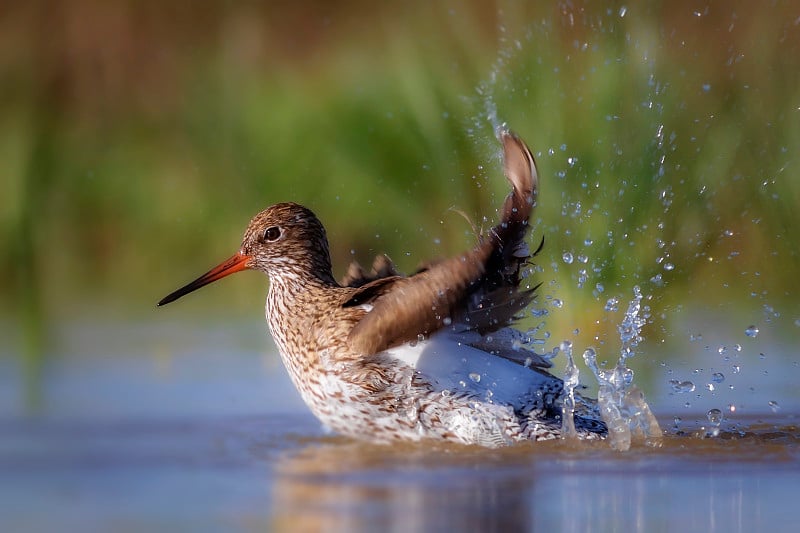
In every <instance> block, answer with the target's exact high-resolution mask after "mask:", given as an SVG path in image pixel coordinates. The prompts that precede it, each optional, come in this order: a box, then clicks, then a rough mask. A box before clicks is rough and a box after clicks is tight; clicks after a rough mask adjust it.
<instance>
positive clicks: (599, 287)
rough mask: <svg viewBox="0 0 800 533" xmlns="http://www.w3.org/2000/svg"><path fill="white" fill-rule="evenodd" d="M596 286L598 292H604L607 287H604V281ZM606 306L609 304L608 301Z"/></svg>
mask: <svg viewBox="0 0 800 533" xmlns="http://www.w3.org/2000/svg"><path fill="white" fill-rule="evenodd" d="M594 288H595V290H596V291H597V292H598V293H602V292H603V291H605V290H606V288H605V287H603V284H602V283H598V284H597V285H595V286H594ZM606 306H608V303H606ZM606 311H608V309H606Z"/></svg>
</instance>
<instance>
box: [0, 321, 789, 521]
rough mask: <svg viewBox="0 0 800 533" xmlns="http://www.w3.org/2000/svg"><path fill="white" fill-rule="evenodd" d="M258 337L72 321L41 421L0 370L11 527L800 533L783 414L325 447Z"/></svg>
mask: <svg viewBox="0 0 800 533" xmlns="http://www.w3.org/2000/svg"><path fill="white" fill-rule="evenodd" d="M263 338H264V337H263V326H262V325H261V324H260V323H258V322H255V321H254V322H253V323H242V324H238V325H234V324H232V325H230V327H227V326H225V327H220V326H217V327H208V328H207V327H205V326H203V325H202V324H200V325H198V324H193V325H191V326H187V325H179V324H162V325H153V324H141V325H136V324H127V325H120V326H119V327H115V326H114V325H113V324H99V323H97V322H87V323H75V324H72V326H71V327H69V328H67V329H65V330H64V331H63V332H61V334H60V336H59V339H60V343H59V347H58V349H57V350H56V351H57V352H60V353H56V354H54V356H53V357H52V358H51V359H50V360H49V361H48V362H47V364H46V365H45V370H44V372H43V378H42V379H43V383H42V387H41V390H40V391H39V393H40V395H41V398H40V400H39V401H38V402H37V404H38V406H39V407H38V408H35V409H31V408H28V407H26V406H25V405H24V402H22V400H21V399H22V398H25V394H23V391H22V390H21V387H22V385H21V383H22V380H19V379H16V377H18V376H19V373H20V368H19V364H18V359H17V358H15V357H13V356H9V357H2V358H0V391H2V392H0V395H2V403H1V404H0V471H2V476H1V477H0V479H1V481H0V517H2V518H0V526H2V529H3V530H7V531H19V530H45V531H46V530H64V529H78V528H80V529H95V530H99V529H112V528H113V529H115V530H123V531H124V530H141V529H148V530H168V529H170V530H171V529H175V528H191V529H193V530H219V529H238V530H251V529H260V530H263V529H265V528H267V529H273V530H298V529H318V528H326V529H327V530H333V531H337V530H339V531H351V530H359V529H372V530H404V531H405V530H409V529H418V530H437V529H439V528H443V527H448V528H463V529H466V528H474V527H479V528H481V529H489V530H491V529H500V528H507V527H513V528H515V529H523V530H534V529H544V528H548V529H553V530H565V531H596V530H606V531H615V530H617V531H623V530H631V529H643V530H647V531H672V530H676V529H682V530H708V531H753V530H759V529H760V530H764V529H769V530H771V531H781V530H786V531H788V530H790V529H791V527H792V524H793V521H794V520H793V519H794V518H796V513H795V512H794V511H793V507H792V505H793V503H794V495H795V494H796V493H797V490H798V489H800V448H799V447H798V439H800V430H798V427H797V420H796V418H795V415H793V414H792V413H793V412H794V411H793V410H792V409H791V405H788V407H789V408H788V409H787V408H784V409H783V410H781V411H779V412H778V413H772V412H769V411H767V412H766V413H763V414H760V415H753V414H750V415H747V416H738V415H737V416H728V418H727V419H726V420H724V421H723V423H722V425H721V428H720V429H721V431H720V434H719V436H718V437H716V438H703V437H704V436H706V435H708V434H709V432H710V431H711V430H713V427H712V426H710V424H708V421H707V420H706V417H705V412H704V411H697V410H691V409H690V408H683V407H681V409H683V410H684V412H680V413H677V414H679V415H680V417H681V421H680V422H679V423H678V424H677V425H676V423H675V421H674V415H675V414H676V413H675V412H674V409H675V405H676V404H677V405H681V404H680V402H682V400H683V398H682V396H681V395H675V394H674V393H673V392H672V391H670V389H669V387H668V386H667V385H666V384H665V383H666V382H667V380H666V377H665V379H663V380H659V381H658V383H659V384H661V385H659V386H657V387H653V388H654V389H655V390H653V391H648V393H649V397H650V403H651V406H653V408H654V410H655V412H656V413H657V414H658V415H659V421H660V423H661V424H662V426H663V427H664V428H665V429H667V433H668V435H667V437H666V438H665V439H664V442H663V445H662V447H660V448H651V447H646V446H644V445H639V446H635V447H634V448H633V449H632V450H630V451H629V452H627V453H618V452H614V451H612V450H610V449H609V448H608V446H607V445H605V444H603V443H598V444H586V443H567V442H561V441H557V442H552V443H538V444H531V445H521V446H516V447H513V448H509V449H502V450H485V449H481V448H472V447H462V446H452V445H447V446H445V445H438V444H434V445H431V444H424V445H411V444H402V445H394V446H375V445H369V444H363V443H357V442H353V441H351V440H348V439H345V438H341V437H337V436H333V435H329V434H327V433H326V432H325V430H324V428H322V427H320V425H319V424H318V423H317V422H316V420H315V419H314V418H313V417H312V416H311V415H310V414H309V413H308V411H307V410H306V409H305V407H304V406H303V405H302V402H301V401H300V399H299V397H298V395H297V393H296V392H295V391H294V389H293V388H292V386H291V384H290V383H289V381H288V378H287V376H286V374H285V371H284V370H283V368H282V367H281V366H280V363H279V361H278V360H277V358H276V357H275V356H274V354H269V353H268V354H267V355H263V354H262V351H263V349H264V345H265V344H266V342H265V341H264V340H263ZM87 339H91V342H85V341H86V340H87ZM122 347H125V349H123V348H122ZM111 354H113V355H111ZM776 379H777V378H776ZM662 382H664V383H662ZM758 391H759V389H758V388H755V391H754V392H750V393H749V394H751V395H758ZM765 394H768V392H765ZM758 401H760V400H758ZM667 409H672V411H668V410H667Z"/></svg>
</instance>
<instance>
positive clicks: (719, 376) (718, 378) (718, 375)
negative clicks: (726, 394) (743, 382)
mask: <svg viewBox="0 0 800 533" xmlns="http://www.w3.org/2000/svg"><path fill="white" fill-rule="evenodd" d="M711 381H713V382H714V383H722V382H723V381H725V374H723V373H722V372H714V373H713V374H711Z"/></svg>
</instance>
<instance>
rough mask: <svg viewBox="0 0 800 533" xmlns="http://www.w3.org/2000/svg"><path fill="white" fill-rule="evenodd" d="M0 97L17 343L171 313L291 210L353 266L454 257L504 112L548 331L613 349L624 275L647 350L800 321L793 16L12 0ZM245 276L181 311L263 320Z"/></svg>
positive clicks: (759, 7)
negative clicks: (528, 179) (520, 162)
mask: <svg viewBox="0 0 800 533" xmlns="http://www.w3.org/2000/svg"><path fill="white" fill-rule="evenodd" d="M697 5H700V4H697ZM0 79H1V80H2V84H0V94H1V95H2V97H1V98H0V161H2V175H0V180H2V181H0V217H2V219H1V220H2V239H0V254H2V257H3V258H4V261H3V262H2V273H1V274H2V275H0V284H2V286H1V290H2V294H3V295H4V296H5V297H4V298H3V301H2V311H3V313H4V315H5V316H6V317H7V320H6V323H8V324H11V326H10V327H11V328H12V329H13V328H18V327H19V328H21V331H22V332H23V333H22V334H21V335H19V336H17V337H14V336H13V335H12V336H11V337H7V339H9V338H12V339H13V338H18V340H19V342H20V343H21V346H23V347H24V351H26V352H28V353H35V352H42V351H44V352H46V351H47V350H46V346H47V343H48V338H49V337H48V336H49V332H50V331H51V330H52V327H53V324H57V323H58V322H59V321H62V320H64V319H68V318H73V317H75V316H78V315H87V316H93V315H96V316H103V317H106V318H108V317H109V316H111V317H120V319H121V320H125V319H127V318H131V319H148V320H150V319H152V320H158V319H159V318H160V317H159V316H158V315H157V313H158V314H161V313H164V310H158V311H156V310H155V307H154V306H155V302H156V301H157V300H158V299H159V298H160V297H162V296H164V295H165V294H166V293H168V292H170V291H171V290H173V289H174V288H176V287H178V286H179V285H182V284H183V283H185V282H186V281H189V280H190V279H193V278H194V277H195V276H196V275H197V274H200V273H202V272H203V271H205V270H206V269H207V268H209V267H211V266H213V265H214V264H216V263H217V262H218V261H220V260H222V259H223V258H225V257H227V256H229V255H230V254H231V253H233V252H234V251H235V250H236V249H237V247H238V244H239V239H240V237H241V234H242V232H243V231H244V228H245V226H246V224H247V222H248V221H249V219H250V217H251V216H252V215H253V214H255V213H256V212H257V211H259V210H261V209H263V208H264V207H266V206H268V205H270V204H272V203H275V202H278V201H288V200H292V201H297V202H300V203H303V204H305V205H307V206H309V207H311V208H312V209H313V210H314V211H316V212H317V214H318V215H319V216H320V218H321V219H322V220H323V222H324V223H325V224H326V226H327V228H328V232H329V238H330V240H331V244H332V251H333V254H334V265H335V274H336V275H337V276H340V275H341V274H342V273H343V272H344V270H345V268H346V266H347V263H348V262H349V261H350V260H351V259H353V258H355V259H358V260H360V261H361V262H362V263H369V262H370V261H371V258H372V256H374V254H376V253H378V252H387V253H388V254H389V255H390V256H391V257H392V258H393V259H394V260H395V261H396V262H397V263H398V265H399V266H400V268H401V269H402V270H405V271H410V270H412V269H413V268H414V267H415V266H416V265H417V264H418V263H419V262H420V261H422V260H425V259H427V258H430V257H433V256H441V255H447V254H451V253H455V252H457V251H458V250H461V249H462V248H464V247H465V246H468V245H469V244H470V243H471V242H472V241H473V239H474V237H473V234H472V229H471V227H470V225H469V224H468V223H467V222H466V221H464V219H463V218H462V217H460V216H459V215H457V214H455V213H454V212H453V210H451V209H450V208H452V207H455V208H457V209H460V210H462V211H464V212H465V213H466V214H468V215H469V216H470V217H472V218H473V220H475V221H476V222H477V223H478V224H479V225H483V226H486V225H488V224H489V223H490V222H491V221H493V220H494V217H495V209H496V207H497V206H498V205H499V203H500V201H501V199H502V197H503V195H504V194H505V191H506V183H505V181H504V179H503V178H502V175H501V172H500V166H499V159H498V146H497V144H496V141H495V140H494V138H493V133H492V132H493V126H494V125H495V124H494V123H495V122H497V121H500V122H503V121H507V122H508V124H509V125H510V126H511V127H512V128H513V129H515V130H516V131H517V132H518V133H519V134H520V135H521V136H522V137H523V138H525V139H526V141H527V142H528V143H529V145H530V146H531V147H532V149H533V151H534V153H535V154H536V156H537V160H538V164H539V171H540V174H541V176H542V186H541V195H540V201H539V204H540V205H539V208H538V211H537V215H536V218H537V222H538V226H537V227H536V229H535V231H534V236H533V239H534V240H537V241H538V239H540V238H541V237H542V236H544V237H545V239H546V243H545V248H544V251H543V253H542V254H541V255H540V257H539V261H538V263H539V265H540V267H541V268H540V270H539V271H538V272H537V273H536V276H537V279H538V280H540V281H544V285H543V289H542V293H541V296H540V298H539V301H538V303H537V307H538V308H544V309H548V310H549V311H550V314H549V316H548V317H547V318H546V320H547V325H546V327H545V328H544V329H546V330H548V331H551V332H552V333H553V339H555V338H561V337H563V336H565V335H573V336H574V335H576V334H573V333H571V332H572V331H573V330H575V329H578V330H580V335H583V336H585V337H584V339H585V341H586V342H587V343H588V342H590V341H592V340H595V341H597V340H599V341H600V342H605V341H606V340H610V339H615V338H616V336H617V334H616V331H615V328H616V324H617V323H618V321H619V318H620V315H619V314H617V315H614V316H611V315H609V314H608V313H606V312H605V311H604V306H605V305H606V301H607V300H608V298H611V297H618V298H619V299H620V302H621V303H620V305H619V307H620V309H621V311H624V309H625V307H626V302H627V301H628V300H629V299H630V297H631V296H632V294H633V293H632V288H633V286H634V285H636V284H639V285H641V286H642V289H643V292H644V293H645V294H646V295H647V297H648V300H647V303H648V305H650V307H651V311H652V314H653V317H652V322H653V324H654V325H653V326H652V328H651V330H650V331H649V335H650V338H651V339H653V340H654V342H665V341H669V339H670V338H671V337H674V336H678V337H681V338H682V339H683V338H684V337H686V335H687V334H688V332H687V331H686V330H685V329H681V328H680V327H678V326H676V325H675V324H678V323H679V322H681V321H683V322H686V321H689V320H690V319H689V318H687V317H688V315H682V313H685V312H686V309H687V308H690V307H692V306H693V305H696V304H698V303H701V304H702V305H703V306H705V308H714V309H717V310H718V311H719V312H720V313H723V314H725V315H726V316H731V315H730V314H729V313H738V314H741V315H743V318H742V320H743V321H742V322H741V323H737V329H743V328H744V327H745V326H746V325H747V323H749V322H750V321H753V322H756V321H758V320H763V319H764V318H765V317H766V318H767V319H768V320H772V321H774V322H780V323H781V324H783V325H785V326H786V327H787V328H788V329H787V330H786V331H788V332H789V334H795V335H796V332H797V331H798V328H797V325H796V324H795V321H796V320H798V319H800V312H798V309H799V308H798V303H797V293H796V290H795V287H796V286H795V283H796V282H797V281H796V278H797V275H798V272H800V268H799V267H800V257H798V238H797V233H796V227H797V225H796V222H795V217H796V208H797V206H798V205H800V178H799V177H798V176H797V169H798V161H797V153H798V147H799V146H800V10H798V7H797V4H796V2H791V1H786V2H771V3H769V4H766V3H761V2H748V1H738V2H736V1H734V2H709V3H707V4H702V5H701V7H700V8H697V7H696V4H695V3H693V2H663V3H660V2H653V3H647V4H646V5H638V4H633V5H626V4H625V3H609V4H607V5H604V6H600V5H599V4H598V3H590V2H560V3H556V4H552V3H550V2H517V1H505V0H504V1H498V2H477V1H476V2H471V3H464V2H449V1H444V2H422V1H418V2H398V3H381V2H378V3H375V2H365V1H360V0H353V1H334V2H319V3H315V2H291V3H290V2H271V3H258V2H246V1H243V2H229V1H211V0H209V1H205V2H153V1H143V2H139V1H133V0H130V1H100V0H97V1H85V0H80V1H69V2H67V1H58V0H50V1H40V2H11V3H6V4H5V6H4V8H3V9H2V10H1V11H0ZM482 217H485V220H484V218H482ZM570 255H571V256H572V260H571V261H570V260H569V257H570ZM565 257H566V258H567V260H565ZM249 276H250V279H249V281H248V280H245V279H235V278H234V279H232V280H226V281H225V282H223V283H220V284H219V286H216V287H213V288H209V289H206V290H205V291H204V293H205V294H198V295H196V296H193V297H192V299H191V302H185V303H182V305H184V311H183V312H185V313H187V315H192V314H194V315H196V314H204V315H205V316H213V315H215V314H224V315H225V317H226V318H230V317H235V316H239V315H241V316H258V315H259V314H260V313H261V309H262V305H263V298H264V296H263V295H264V294H265V293H266V282H265V281H264V280H263V279H260V278H259V277H258V276H257V275H255V274H249ZM246 277H247V276H243V278H246ZM598 284H599V285H598ZM770 310H772V311H770ZM770 313H771V314H770ZM162 316H163V315H162ZM537 320H539V319H531V322H532V323H533V324H536V323H537ZM798 324H800V323H798ZM739 325H741V328H739ZM542 331H544V330H542ZM645 333H646V334H648V332H647V331H646V332H645ZM12 350H13V351H17V350H16V348H12Z"/></svg>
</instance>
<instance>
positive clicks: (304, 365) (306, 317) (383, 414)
mask: <svg viewBox="0 0 800 533" xmlns="http://www.w3.org/2000/svg"><path fill="white" fill-rule="evenodd" d="M498 138H499V139H500V141H501V143H502V145H503V156H504V170H505V175H506V177H507V179H508V181H509V182H510V183H511V186H512V190H511V193H510V194H509V195H508V197H507V198H506V199H505V201H504V203H503V205H502V209H501V217H500V222H499V223H498V224H497V225H496V226H494V227H493V228H491V229H490V230H489V231H488V232H486V233H485V234H483V235H480V236H479V237H478V242H477V244H476V245H475V246H474V248H472V249H471V250H469V251H467V252H464V253H462V254H461V255H458V256H456V257H452V258H450V259H446V260H441V261H438V262H431V263H430V264H428V265H427V266H425V267H423V268H421V269H420V270H419V271H418V272H416V273H414V274H413V275H411V276H407V277H406V276H402V275H399V274H398V273H397V272H396V271H395V268H394V265H393V264H392V263H391V261H390V260H389V259H388V257H386V256H379V257H378V258H377V259H376V260H375V263H374V265H373V268H372V271H371V272H369V273H368V272H365V271H364V270H363V269H362V268H361V267H360V266H358V265H357V264H355V263H354V264H352V265H350V268H349V270H348V271H347V275H346V276H345V278H344V279H343V280H342V282H341V283H337V281H336V280H335V279H334V277H333V274H332V268H331V258H330V253H329V249H328V240H327V237H326V235H325V229H324V228H323V226H322V223H321V222H320V221H319V219H318V218H317V217H316V216H315V215H314V213H312V212H311V210H309V209H308V208H306V207H303V206H301V205H298V204H295V203H279V204H275V205H273V206H272V207H269V208H267V209H265V210H264V211H262V212H260V213H259V214H257V215H256V216H255V217H254V218H253V219H252V220H251V221H250V224H249V226H248V227H247V230H246V231H245V234H244V239H243V241H242V245H241V247H240V248H239V251H238V252H237V253H236V254H234V255H233V257H231V258H230V259H228V260H227V261H224V262H223V263H221V264H220V265H219V266H217V267H215V268H213V269H211V270H210V271H208V272H207V273H205V274H203V275H202V276H200V277H199V278H197V279H196V280H195V281H193V282H191V283H189V284H188V285H186V286H184V287H182V288H180V289H178V290H177V291H175V292H173V293H172V294H170V295H168V296H167V297H165V298H164V299H163V300H161V301H160V302H159V303H158V305H164V304H167V303H169V302H172V301H174V300H177V299H178V298H180V297H181V296H184V295H186V294H188V293H190V292H192V291H194V290H196V289H199V288H200V287H202V286H204V285H207V284H208V283H211V282H213V281H216V280H218V279H220V278H223V277H225V276H227V275H229V274H233V273H234V272H239V271H241V270H245V269H252V270H260V271H262V272H264V273H266V274H267V276H269V292H268V294H267V303H266V315H267V322H268V323H269V329H270V331H271V333H272V337H273V339H274V340H275V344H276V345H277V347H278V351H279V352H280V355H281V359H282V360H283V363H284V365H285V366H286V368H287V370H288V372H289V375H290V376H291V379H292V381H293V383H294V385H295V387H297V390H298V391H299V392H300V395H301V396H302V397H303V400H304V401H305V403H306V404H307V405H308V407H309V408H310V409H311V411H312V412H313V413H314V415H316V417H317V418H318V419H319V420H320V421H321V422H322V423H323V424H325V425H326V426H328V427H329V428H331V429H333V430H334V431H336V432H338V433H341V434H344V435H349V436H352V437H356V438H359V439H367V440H370V441H373V442H391V441H396V440H410V441H418V440H422V439H439V440H445V441H452V442H459V443H465V444H478V445H483V446H490V447H496V446H502V445H507V444H511V443H514V442H519V441H528V440H544V439H552V438H556V437H559V436H560V435H561V426H562V423H561V413H562V400H563V396H564V393H563V391H564V386H563V382H562V380H561V379H559V378H557V377H555V376H553V375H552V374H550V373H549V372H548V371H547V370H546V369H547V368H549V367H550V366H551V364H550V362H549V361H547V360H546V359H544V358H543V357H541V356H540V355H538V354H536V353H535V352H533V351H532V350H528V349H526V348H525V347H522V346H523V345H524V344H525V343H524V341H525V338H524V334H523V333H522V332H520V331H519V330H516V329H514V328H513V326H512V323H513V322H514V320H515V319H517V318H518V317H519V315H520V313H521V312H522V311H523V310H524V309H525V308H526V307H527V306H528V304H529V303H530V302H531V300H532V299H533V297H534V291H535V289H536V287H532V288H531V287H523V286H522V279H523V278H522V273H521V270H522V268H523V267H524V265H526V264H527V263H528V262H529V261H530V260H531V258H532V256H534V255H535V254H536V252H534V253H533V254H532V253H531V252H530V249H529V248H528V246H527V244H526V242H525V237H526V234H527V231H528V219H529V217H530V214H531V211H532V209H533V207H534V206H535V203H536V195H537V187H538V175H537V172H536V165H535V162H534V159H533V156H532V155H531V152H530V150H529V149H528V147H527V146H526V145H525V143H524V142H523V141H522V140H521V139H520V138H519V137H517V136H516V135H515V134H514V133H511V132H510V131H500V132H499V133H498ZM537 252H538V250H537ZM579 406H580V408H579V412H578V413H576V415H575V417H574V421H575V428H576V430H577V435H578V436H579V437H580V438H584V439H597V438H602V437H604V436H605V435H606V433H607V429H606V426H605V424H604V423H603V422H602V421H601V419H600V416H599V415H598V411H597V408H596V405H595V403H594V402H593V401H592V400H590V399H582V401H580V402H579Z"/></svg>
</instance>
